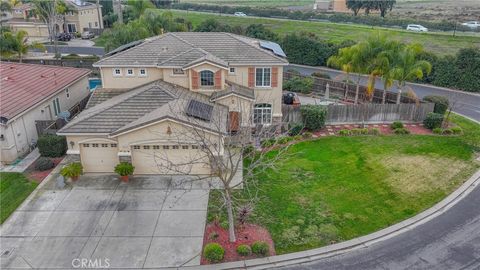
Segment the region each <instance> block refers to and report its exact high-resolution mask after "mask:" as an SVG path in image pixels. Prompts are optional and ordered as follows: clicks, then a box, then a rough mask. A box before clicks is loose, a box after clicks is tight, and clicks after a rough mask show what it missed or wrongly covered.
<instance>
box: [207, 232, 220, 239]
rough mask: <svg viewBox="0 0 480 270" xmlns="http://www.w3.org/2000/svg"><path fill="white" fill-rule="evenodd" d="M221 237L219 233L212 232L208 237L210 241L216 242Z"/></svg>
mask: <svg viewBox="0 0 480 270" xmlns="http://www.w3.org/2000/svg"><path fill="white" fill-rule="evenodd" d="M219 236H220V235H219V234H218V233H217V232H212V233H211V234H210V235H209V236H208V239H210V240H216V239H218V237H219Z"/></svg>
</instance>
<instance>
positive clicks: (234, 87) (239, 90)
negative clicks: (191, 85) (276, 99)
mask: <svg viewBox="0 0 480 270" xmlns="http://www.w3.org/2000/svg"><path fill="white" fill-rule="evenodd" d="M225 84H226V85H227V87H226V88H225V89H224V90H221V91H215V92H213V94H212V96H211V97H210V100H211V101H215V100H219V99H222V98H226V97H228V96H231V95H237V96H239V97H243V98H245V99H250V100H255V93H254V92H253V90H252V89H250V88H248V87H245V86H242V85H240V84H236V83H233V82H230V81H225Z"/></svg>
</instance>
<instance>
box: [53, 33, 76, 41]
mask: <svg viewBox="0 0 480 270" xmlns="http://www.w3.org/2000/svg"><path fill="white" fill-rule="evenodd" d="M72 38H73V35H72V34H70V33H59V34H57V40H58V41H70V40H71V39H72Z"/></svg>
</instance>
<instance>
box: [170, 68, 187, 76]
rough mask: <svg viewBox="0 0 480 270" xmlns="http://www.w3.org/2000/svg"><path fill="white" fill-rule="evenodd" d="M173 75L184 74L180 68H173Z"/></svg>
mask: <svg viewBox="0 0 480 270" xmlns="http://www.w3.org/2000/svg"><path fill="white" fill-rule="evenodd" d="M173 74H174V75H183V74H185V72H184V71H183V70H182V69H181V68H174V69H173Z"/></svg>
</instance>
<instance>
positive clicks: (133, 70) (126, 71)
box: [125, 68, 135, 77]
mask: <svg viewBox="0 0 480 270" xmlns="http://www.w3.org/2000/svg"><path fill="white" fill-rule="evenodd" d="M129 70H131V71H132V74H128V71H129ZM125 76H127V77H134V76H135V69H134V68H126V69H125Z"/></svg>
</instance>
